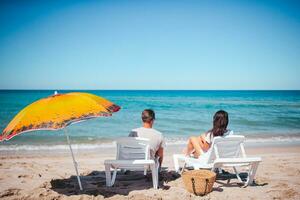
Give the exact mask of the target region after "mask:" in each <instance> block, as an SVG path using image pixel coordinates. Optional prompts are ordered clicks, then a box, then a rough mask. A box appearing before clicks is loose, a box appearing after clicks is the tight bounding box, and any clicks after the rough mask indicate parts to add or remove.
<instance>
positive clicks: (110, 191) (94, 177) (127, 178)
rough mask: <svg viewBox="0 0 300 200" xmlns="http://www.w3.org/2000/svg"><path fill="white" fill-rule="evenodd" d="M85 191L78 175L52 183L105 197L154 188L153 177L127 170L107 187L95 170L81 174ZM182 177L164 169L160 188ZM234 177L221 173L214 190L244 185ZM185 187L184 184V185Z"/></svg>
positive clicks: (101, 173)
mask: <svg viewBox="0 0 300 200" xmlns="http://www.w3.org/2000/svg"><path fill="white" fill-rule="evenodd" d="M240 177H241V178H242V179H244V180H245V179H246V178H247V173H240ZM80 178H81V182H82V186H83V188H84V189H83V191H80V190H79V187H78V182H77V177H76V176H71V177H70V178H67V179H53V180H52V181H51V182H50V183H51V189H52V190H53V191H56V192H57V193H59V194H64V195H67V196H70V195H79V194H86V195H92V196H98V195H102V196H103V197H111V196H114V195H126V196H127V195H128V194H129V193H130V192H131V191H133V190H135V191H137V190H145V189H152V188H153V185H152V177H151V173H148V174H147V175H146V176H144V174H143V172H137V171H127V172H126V173H124V172H118V175H117V178H116V182H115V184H114V186H113V187H106V184H105V172H104V171H93V172H91V173H89V174H86V175H83V176H80ZM178 178H180V175H179V174H178V173H177V172H175V171H166V170H165V171H162V172H161V174H160V181H159V188H160V189H163V190H168V189H169V188H170V186H169V185H168V182H171V181H175V180H176V179H178ZM232 179H236V175H235V174H233V173H229V172H226V173H221V174H218V175H217V180H216V183H218V184H216V185H214V188H213V191H216V192H222V191H223V188H224V187H243V184H239V183H237V182H236V181H234V183H231V182H230V181H231V180H232ZM265 185H268V183H260V184H258V183H254V184H253V186H265ZM182 187H184V185H182Z"/></svg>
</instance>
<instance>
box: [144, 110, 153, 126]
mask: <svg viewBox="0 0 300 200" xmlns="http://www.w3.org/2000/svg"><path fill="white" fill-rule="evenodd" d="M142 120H143V122H146V123H150V122H152V121H153V120H155V113H154V111H153V110H152V109H145V110H144V111H143V112H142Z"/></svg>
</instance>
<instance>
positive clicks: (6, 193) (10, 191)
mask: <svg viewBox="0 0 300 200" xmlns="http://www.w3.org/2000/svg"><path fill="white" fill-rule="evenodd" d="M19 192H20V189H18V188H9V189H7V190H4V191H3V192H0V198H3V197H9V196H15V195H18V194H19Z"/></svg>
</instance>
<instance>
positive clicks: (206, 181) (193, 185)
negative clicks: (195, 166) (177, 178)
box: [191, 178, 209, 196]
mask: <svg viewBox="0 0 300 200" xmlns="http://www.w3.org/2000/svg"><path fill="white" fill-rule="evenodd" d="M191 181H192V188H193V192H194V194H195V195H198V194H197V192H196V187H195V179H194V178H192V179H191ZM208 182H209V180H208V179H207V178H206V179H205V183H206V184H205V190H204V194H202V195H201V196H204V195H206V191H207V186H208Z"/></svg>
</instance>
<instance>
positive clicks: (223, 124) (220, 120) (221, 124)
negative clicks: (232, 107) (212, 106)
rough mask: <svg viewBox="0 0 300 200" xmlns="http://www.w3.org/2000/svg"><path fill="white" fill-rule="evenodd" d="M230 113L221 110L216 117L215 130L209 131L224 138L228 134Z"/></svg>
mask: <svg viewBox="0 0 300 200" xmlns="http://www.w3.org/2000/svg"><path fill="white" fill-rule="evenodd" d="M228 122H229V120H228V113H227V112H226V111H224V110H219V111H218V112H216V113H215V115H214V121H213V128H212V129H211V130H210V131H209V132H211V133H212V134H213V136H214V137H216V136H223V135H224V133H226V132H227V125H228Z"/></svg>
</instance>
